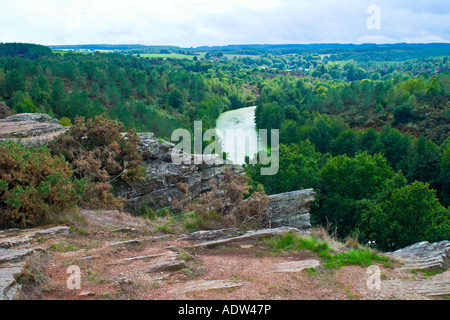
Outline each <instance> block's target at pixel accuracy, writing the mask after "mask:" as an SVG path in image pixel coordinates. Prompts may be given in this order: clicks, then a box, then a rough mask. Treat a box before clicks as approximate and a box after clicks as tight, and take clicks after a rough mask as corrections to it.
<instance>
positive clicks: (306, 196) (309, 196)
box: [269, 189, 316, 231]
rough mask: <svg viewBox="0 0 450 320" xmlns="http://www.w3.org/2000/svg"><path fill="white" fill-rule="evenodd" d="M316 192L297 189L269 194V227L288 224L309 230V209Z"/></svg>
mask: <svg viewBox="0 0 450 320" xmlns="http://www.w3.org/2000/svg"><path fill="white" fill-rule="evenodd" d="M315 198H316V193H315V192H314V190H313V189H307V190H299V191H294V192H287V193H281V194H276V195H271V196H269V199H270V204H269V207H270V212H271V219H270V221H269V223H270V227H282V226H289V227H294V228H298V229H300V230H304V231H305V230H306V231H310V230H311V223H310V214H309V209H310V205H311V203H313V202H314V200H315Z"/></svg>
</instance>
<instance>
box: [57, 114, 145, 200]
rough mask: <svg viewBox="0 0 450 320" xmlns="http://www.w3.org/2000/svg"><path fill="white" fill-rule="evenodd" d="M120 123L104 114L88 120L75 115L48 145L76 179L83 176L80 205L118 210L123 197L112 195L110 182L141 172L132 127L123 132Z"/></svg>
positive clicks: (123, 129) (139, 174)
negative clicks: (72, 120) (85, 182)
mask: <svg viewBox="0 0 450 320" xmlns="http://www.w3.org/2000/svg"><path fill="white" fill-rule="evenodd" d="M123 131H125V127H124V126H123V124H122V123H120V122H118V121H114V120H110V119H108V118H107V117H106V115H105V114H103V115H100V116H97V117H95V118H94V119H88V120H87V121H85V120H84V118H81V117H77V118H76V119H75V123H74V125H73V126H72V127H71V128H70V129H69V130H68V131H67V132H66V133H65V134H62V135H59V136H58V137H56V138H55V139H54V140H53V141H52V142H51V144H50V148H51V150H52V153H53V154H57V155H63V156H64V157H65V158H66V159H67V161H69V162H70V163H71V164H72V166H73V168H74V173H75V176H76V177H77V178H80V179H81V178H86V179H87V188H86V191H85V193H84V195H83V198H82V201H81V205H84V206H88V207H95V208H98V209H122V208H123V205H124V199H121V198H118V197H114V195H113V194H112V186H111V184H110V183H111V182H112V181H113V180H115V179H121V180H123V181H125V182H126V183H129V182H130V181H132V180H134V179H138V178H139V177H141V176H142V174H143V172H144V167H143V166H142V165H141V163H142V162H141V154H140V153H139V150H138V143H139V137H138V136H137V135H136V134H135V132H134V130H130V131H128V132H126V133H125V134H122V132H123Z"/></svg>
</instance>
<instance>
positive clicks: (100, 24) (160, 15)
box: [0, 0, 450, 47]
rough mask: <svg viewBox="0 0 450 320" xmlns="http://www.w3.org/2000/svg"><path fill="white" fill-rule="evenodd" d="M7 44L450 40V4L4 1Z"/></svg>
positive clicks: (381, 0)
mask: <svg viewBox="0 0 450 320" xmlns="http://www.w3.org/2000/svg"><path fill="white" fill-rule="evenodd" d="M0 4H1V7H0V8H1V9H0V42H29V43H38V44H44V45H62V44H144V45H177V46H182V47H191V46H193V47H196V46H203V45H209V46H212V45H228V44H293V43H369V42H370V43H398V42H414V43H428V42H450V1H449V0H410V1H407V0H370V1H367V0H348V1H346V0H157V1H155V0H77V1H70V0H39V1H36V0H0Z"/></svg>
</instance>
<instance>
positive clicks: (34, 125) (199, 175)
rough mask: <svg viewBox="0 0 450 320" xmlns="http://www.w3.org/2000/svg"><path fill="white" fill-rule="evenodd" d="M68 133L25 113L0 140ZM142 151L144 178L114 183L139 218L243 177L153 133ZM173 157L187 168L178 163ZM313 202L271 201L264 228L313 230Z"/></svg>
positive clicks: (5, 127)
mask: <svg viewBox="0 0 450 320" xmlns="http://www.w3.org/2000/svg"><path fill="white" fill-rule="evenodd" d="M66 130H67V128H64V127H63V126H61V125H59V124H58V120H56V119H54V118H52V117H50V116H48V115H45V114H39V113H22V114H16V115H12V116H9V117H7V118H5V119H1V120H0V141H1V140H13V141H20V142H21V143H23V144H25V145H41V144H45V143H47V142H49V141H51V140H52V139H53V138H54V137H56V136H57V135H59V134H62V133H64V132H65V131H66ZM138 135H139V137H140V139H141V141H140V151H141V152H142V154H143V160H144V166H145V167H146V169H147V170H146V173H145V177H144V178H143V179H141V180H140V181H136V182H134V183H132V184H131V185H127V184H125V183H123V182H120V181H118V180H116V181H114V185H113V187H114V191H115V193H116V195H118V196H120V197H122V198H125V199H126V200H127V207H126V210H128V211H131V212H135V213H141V212H142V211H143V210H146V209H152V210H158V209H160V208H165V207H172V209H174V208H179V207H182V206H183V205H184V204H187V203H189V202H191V201H192V200H194V199H195V198H197V197H198V196H200V195H201V194H202V193H205V192H208V191H210V190H211V182H212V181H215V182H216V183H217V184H219V183H220V182H221V181H223V180H224V176H225V172H226V170H227V169H229V170H231V171H232V172H233V173H234V174H244V169H243V168H242V167H240V166H237V165H231V164H224V163H219V162H218V161H214V160H215V156H213V155H209V156H204V157H203V158H201V159H202V161H201V163H200V164H197V162H198V161H197V160H198V159H199V158H200V157H202V156H199V155H194V154H189V153H184V152H181V151H178V150H174V147H175V145H174V144H173V143H170V142H167V141H164V140H162V139H156V138H155V137H154V134H153V133H139V134H138ZM172 152H175V153H176V154H177V156H181V157H182V159H183V160H184V163H186V160H190V161H188V162H189V163H190V164H175V163H174V162H173V161H172ZM314 199H315V193H314V191H313V190H301V191H294V192H289V193H284V194H279V195H273V196H270V212H271V213H270V216H271V217H272V218H271V219H270V221H269V223H268V225H267V226H266V227H279V226H291V227H295V228H298V229H300V230H303V231H308V230H310V228H311V224H310V219H309V218H310V217H309V207H310V204H311V203H312V202H313V201H314Z"/></svg>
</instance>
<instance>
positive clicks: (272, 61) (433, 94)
mask: <svg viewBox="0 0 450 320" xmlns="http://www.w3.org/2000/svg"><path fill="white" fill-rule="evenodd" d="M98 48H100V47H98ZM98 48H97V47H94V48H93V49H94V50H96V49H98ZM108 48H109V49H114V47H113V46H111V47H108ZM60 49H61V48H60ZM119 49H120V50H122V51H123V52H122V53H117V52H111V53H101V52H98V51H97V52H94V53H74V52H69V51H52V50H51V49H49V48H47V47H43V46H39V45H29V44H0V113H1V114H0V116H6V115H8V114H11V113H13V112H16V113H22V112H39V113H47V114H49V115H51V116H54V117H56V118H58V119H59V120H60V123H61V124H64V125H71V124H75V123H78V124H79V125H81V122H80V120H79V119H78V120H77V117H78V116H81V117H84V118H85V119H86V120H89V119H90V121H93V119H96V118H98V116H100V115H106V117H108V118H109V119H112V120H118V121H119V122H121V123H123V125H124V129H136V130H137V131H142V132H144V131H151V132H154V133H155V134H156V136H158V137H162V138H166V139H169V140H170V135H171V133H172V131H173V130H174V129H176V128H186V129H188V130H192V129H193V121H195V120H202V121H203V129H204V130H206V129H208V128H214V127H215V121H216V119H217V118H218V117H219V115H220V114H221V113H222V112H224V111H227V110H231V109H236V108H241V107H245V106H251V105H257V109H256V124H257V127H258V128H259V129H279V130H280V142H281V145H280V170H279V172H278V174H276V175H274V176H261V175H260V174H259V172H260V170H259V169H260V167H261V166H263V165H262V164H256V165H246V166H245V168H246V173H247V175H248V176H249V177H250V178H251V180H250V183H251V184H252V185H253V186H254V187H255V188H254V189H255V190H261V189H264V190H265V192H266V193H267V194H275V193H281V192H288V191H293V190H299V189H304V188H314V189H315V191H316V192H317V194H318V197H317V201H316V202H315V203H314V205H313V208H312V212H311V216H312V219H313V222H314V223H315V224H316V225H323V226H325V227H327V228H329V229H330V230H335V231H336V232H337V234H338V235H339V237H341V238H345V237H347V236H354V235H358V236H359V238H360V239H361V240H362V241H364V242H367V241H375V243H376V245H377V247H378V248H380V249H383V250H391V249H395V248H400V247H402V246H406V245H409V244H412V243H414V242H417V241H423V240H428V241H438V240H443V239H449V238H450V211H449V209H448V206H449V204H450V138H449V132H450V108H449V107H450V102H449V98H450V73H449V71H450V65H449V59H448V57H449V55H450V52H449V46H446V45H428V46H426V45H421V46H419V45H418V46H414V45H396V46H387V47H384V48H380V47H378V46H375V45H367V46H352V45H347V46H345V45H312V46H293V47H289V46H285V47H277V46H273V47H271V46H260V47H255V46H252V47H246V46H242V47H232V46H231V47H224V48H220V47H217V48H196V49H183V50H181V49H180V48H173V47H167V48H151V50H153V51H148V50H150V49H148V48H147V49H146V50H147V51H143V50H144V49H143V48H140V47H139V46H130V47H128V48H125V47H122V48H119ZM139 50H141V51H139ZM157 50H159V51H161V50H166V51H167V52H177V53H182V54H188V53H192V52H193V51H204V52H205V51H208V50H209V51H208V52H207V53H208V54H207V55H204V56H198V57H197V56H195V57H194V58H193V59H164V58H148V57H145V58H144V57H139V56H138V55H137V54H139V53H144V52H157ZM231 53H233V54H234V56H233V57H231V56H229V58H227V59H225V58H222V57H224V54H225V57H226V55H227V54H231ZM214 58H218V59H214ZM2 101H3V102H4V103H3V104H2V103H1V102H2ZM88 123H90V122H88ZM80 178H81V177H80Z"/></svg>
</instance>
